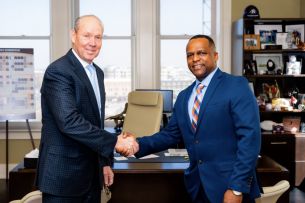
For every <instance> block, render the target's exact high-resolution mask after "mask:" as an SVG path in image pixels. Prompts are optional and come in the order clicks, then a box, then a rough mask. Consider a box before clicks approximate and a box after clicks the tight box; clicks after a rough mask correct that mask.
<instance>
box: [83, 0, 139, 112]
mask: <svg viewBox="0 0 305 203" xmlns="http://www.w3.org/2000/svg"><path fill="white" fill-rule="evenodd" d="M131 8H132V1H131V0H112V1H109V0H86V1H79V14H80V16H82V15H87V14H94V15H96V16H98V17H99V18H100V19H101V20H102V21H103V23H104V27H105V29H104V37H103V46H102V49H101V52H100V54H99V56H98V57H97V58H96V59H95V60H94V62H95V63H96V64H97V65H99V66H100V68H102V69H103V71H104V74H105V81H104V82H105V90H106V108H105V114H106V117H107V116H111V115H115V114H117V113H120V112H122V111H123V109H124V106H125V103H126V102H127V95H128V93H129V92H130V91H131V77H132V74H131V71H132V66H133V63H132V60H131V59H132V44H133V40H132V39H133V37H132V29H131V28H132V26H131V24H132V23H131V19H132V16H131V13H132V10H131Z"/></svg>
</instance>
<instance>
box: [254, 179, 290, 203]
mask: <svg viewBox="0 0 305 203" xmlns="http://www.w3.org/2000/svg"><path fill="white" fill-rule="evenodd" d="M289 187H290V184H289V182H288V181H287V180H281V181H279V182H278V183H276V184H275V185H273V186H269V187H263V191H264V193H263V194H261V197H260V198H257V199H256V200H255V202H256V203H276V202H277V200H278V199H279V198H280V196H281V195H282V194H283V193H284V192H285V191H286V190H288V189H289Z"/></svg>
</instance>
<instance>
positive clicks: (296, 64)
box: [286, 55, 302, 75]
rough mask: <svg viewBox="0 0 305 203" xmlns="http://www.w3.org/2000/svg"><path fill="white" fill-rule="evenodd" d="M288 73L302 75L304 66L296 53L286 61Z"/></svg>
mask: <svg viewBox="0 0 305 203" xmlns="http://www.w3.org/2000/svg"><path fill="white" fill-rule="evenodd" d="M286 64H287V65H286V74H287V75H300V74H301V70H302V66H301V64H302V63H301V62H300V61H297V57H296V56H295V55H291V56H290V57H289V61H288V62H287V63H286Z"/></svg>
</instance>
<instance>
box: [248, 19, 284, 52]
mask: <svg viewBox="0 0 305 203" xmlns="http://www.w3.org/2000/svg"><path fill="white" fill-rule="evenodd" d="M278 32H283V29H282V25H276V24H275V25H265V24H256V25H254V34H256V35H259V36H260V44H261V49H265V46H266V45H275V44H276V33H278Z"/></svg>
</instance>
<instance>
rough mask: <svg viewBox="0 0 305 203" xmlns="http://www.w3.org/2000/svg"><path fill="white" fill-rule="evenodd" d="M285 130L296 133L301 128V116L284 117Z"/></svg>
mask: <svg viewBox="0 0 305 203" xmlns="http://www.w3.org/2000/svg"><path fill="white" fill-rule="evenodd" d="M283 125H284V130H285V131H286V132H291V133H296V132H299V130H300V125H301V118H300V117H298V116H296V117H284V118H283Z"/></svg>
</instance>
